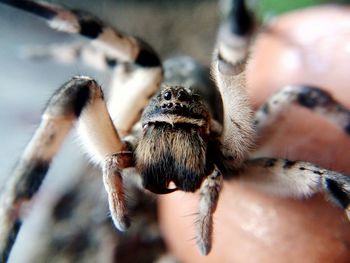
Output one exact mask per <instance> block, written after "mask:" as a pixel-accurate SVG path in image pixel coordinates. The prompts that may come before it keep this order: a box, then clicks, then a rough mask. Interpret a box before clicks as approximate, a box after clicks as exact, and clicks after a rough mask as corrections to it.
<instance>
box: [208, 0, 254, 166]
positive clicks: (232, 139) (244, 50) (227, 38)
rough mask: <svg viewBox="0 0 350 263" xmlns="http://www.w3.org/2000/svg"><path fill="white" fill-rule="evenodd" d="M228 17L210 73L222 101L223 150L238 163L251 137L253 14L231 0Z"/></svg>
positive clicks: (245, 152)
mask: <svg viewBox="0 0 350 263" xmlns="http://www.w3.org/2000/svg"><path fill="white" fill-rule="evenodd" d="M228 19H229V20H228V21H226V22H224V23H223V24H222V25H221V28H220V30H219V35H218V40H217V48H216V51H215V52H214V60H213V63H212V73H213V76H214V78H215V81H216V84H217V86H218V88H219V91H220V93H221V98H222V102H223V113H224V114H223V115H224V121H223V130H222V138H221V144H222V149H221V150H222V152H223V155H224V157H225V159H226V160H227V161H228V162H229V164H228V165H227V166H236V167H238V166H239V165H240V164H241V162H242V161H243V160H244V159H245V158H246V155H247V152H248V151H249V150H250V148H251V146H252V144H253V141H254V133H255V132H254V129H253V114H252V109H251V107H250V105H249V102H248V95H247V93H246V78H245V66H246V62H247V58H248V53H249V45H250V41H251V37H252V33H253V27H254V22H253V18H252V16H251V15H250V13H248V11H247V9H246V7H245V4H244V1H242V0H238V1H234V2H233V6H232V10H231V13H230V15H229V17H228Z"/></svg>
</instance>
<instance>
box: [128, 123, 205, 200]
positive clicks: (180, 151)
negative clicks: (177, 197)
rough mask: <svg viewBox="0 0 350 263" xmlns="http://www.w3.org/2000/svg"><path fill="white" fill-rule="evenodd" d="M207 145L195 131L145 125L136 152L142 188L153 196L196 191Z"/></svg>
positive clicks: (190, 127)
mask: <svg viewBox="0 0 350 263" xmlns="http://www.w3.org/2000/svg"><path fill="white" fill-rule="evenodd" d="M206 152H207V143H206V141H205V140H204V138H203V137H202V136H201V135H200V132H199V128H198V127H196V126H191V125H174V126H173V125H170V124H167V123H159V124H152V125H149V127H148V128H147V130H146V131H145V132H144V135H143V136H142V138H141V139H140V141H139V143H138V145H137V148H136V154H135V156H136V166H137V169H138V170H139V172H140V174H141V176H142V179H143V184H144V187H145V188H146V189H148V190H150V191H152V192H154V193H169V192H172V191H173V189H169V188H168V186H169V183H170V182H173V183H174V184H175V185H176V189H178V190H183V191H187V192H194V191H196V190H197V189H198V188H199V187H200V185H201V183H202V181H203V179H204V177H205V175H206V170H207V167H206V166H207V164H206V163H207V162H206V161H207V160H206Z"/></svg>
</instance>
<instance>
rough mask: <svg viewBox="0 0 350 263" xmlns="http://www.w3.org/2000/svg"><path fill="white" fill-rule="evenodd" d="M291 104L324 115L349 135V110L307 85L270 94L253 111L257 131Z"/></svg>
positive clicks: (319, 90)
mask: <svg viewBox="0 0 350 263" xmlns="http://www.w3.org/2000/svg"><path fill="white" fill-rule="evenodd" d="M292 104H295V105H298V106H302V107H305V108H307V109H309V110H311V111H313V112H316V113H318V114H320V115H322V116H324V117H325V118H327V119H328V120H329V121H331V122H333V123H334V124H336V125H337V126H339V127H340V128H341V129H343V130H344V132H345V133H346V134H348V135H350V110H349V109H348V108H346V107H345V106H344V105H342V104H340V103H339V102H337V101H336V100H335V99H334V98H333V97H332V96H331V95H330V94H329V93H328V92H326V91H324V90H321V89H319V88H315V87H309V86H287V87H285V88H283V89H281V90H280V91H278V92H276V93H275V94H274V95H272V96H271V97H270V98H269V99H268V100H267V101H266V102H265V103H264V104H263V105H262V106H261V107H260V109H259V110H258V111H257V112H256V113H255V119H254V123H255V126H256V129H257V131H258V133H262V132H263V130H264V129H265V128H266V127H268V126H271V125H272V124H273V123H274V121H275V120H276V118H277V117H278V116H279V115H280V114H282V113H283V112H284V111H286V110H287V109H288V107H289V106H290V105H292Z"/></svg>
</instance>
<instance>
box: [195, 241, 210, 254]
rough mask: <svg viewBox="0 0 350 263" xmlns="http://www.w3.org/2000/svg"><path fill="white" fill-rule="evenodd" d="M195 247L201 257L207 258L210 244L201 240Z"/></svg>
mask: <svg viewBox="0 0 350 263" xmlns="http://www.w3.org/2000/svg"><path fill="white" fill-rule="evenodd" d="M197 246H198V249H199V252H200V253H201V255H202V256H207V255H208V254H209V252H210V250H211V244H209V243H208V242H205V241H203V240H200V241H198V242H197Z"/></svg>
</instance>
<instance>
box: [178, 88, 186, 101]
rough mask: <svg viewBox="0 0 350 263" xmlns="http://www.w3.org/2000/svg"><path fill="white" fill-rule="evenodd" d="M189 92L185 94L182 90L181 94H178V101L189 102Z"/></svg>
mask: <svg viewBox="0 0 350 263" xmlns="http://www.w3.org/2000/svg"><path fill="white" fill-rule="evenodd" d="M187 97H188V96H187V92H185V91H184V90H180V91H179V93H178V94H177V99H178V100H179V101H185V100H187Z"/></svg>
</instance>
